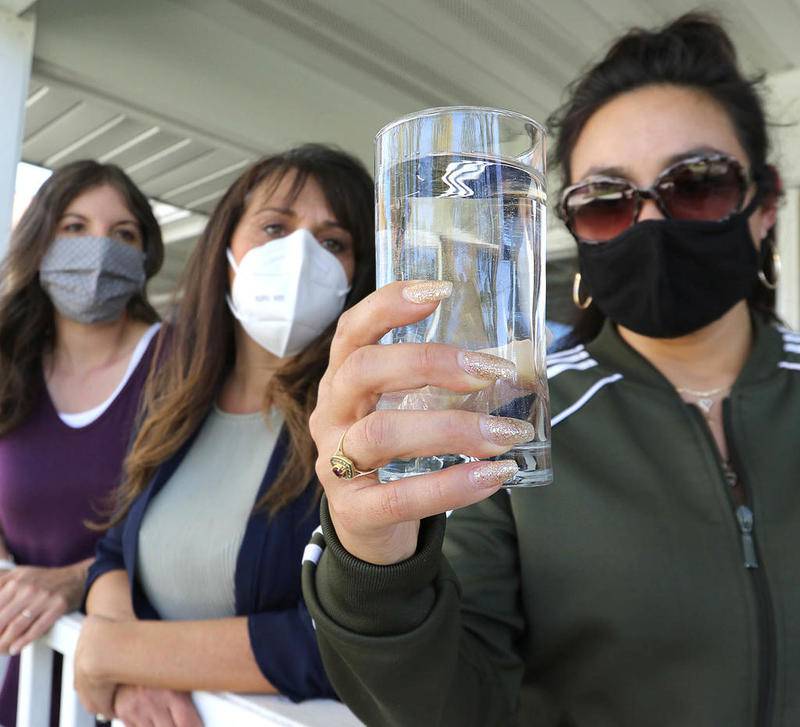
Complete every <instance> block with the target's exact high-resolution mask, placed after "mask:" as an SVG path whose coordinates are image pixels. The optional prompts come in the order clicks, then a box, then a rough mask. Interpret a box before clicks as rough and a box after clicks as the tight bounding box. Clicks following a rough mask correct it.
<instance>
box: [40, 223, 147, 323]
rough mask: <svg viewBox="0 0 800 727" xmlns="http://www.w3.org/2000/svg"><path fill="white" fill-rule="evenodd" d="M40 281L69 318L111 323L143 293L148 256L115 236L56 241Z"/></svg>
mask: <svg viewBox="0 0 800 727" xmlns="http://www.w3.org/2000/svg"><path fill="white" fill-rule="evenodd" d="M39 281H40V282H41V284H42V288H44V290H45V292H46V293H47V295H48V296H49V297H50V300H51V301H52V302H53V305H54V306H55V307H56V310H58V312H59V313H61V315H63V316H65V317H66V318H70V319H72V320H74V321H78V322H80V323H99V322H103V321H113V320H116V319H117V318H119V317H120V316H121V315H122V312H123V311H124V310H125V306H126V305H127V304H128V301H129V300H130V299H131V297H132V296H134V295H135V294H136V293H138V292H140V291H141V290H142V289H143V288H144V283H145V273H144V253H143V252H142V251H141V250H137V249H136V248H135V247H133V246H132V245H126V244H125V243H124V242H120V241H119V240H114V239H113V238H111V237H94V236H90V235H86V236H81V237H58V238H56V239H55V240H53V244H52V245H50V249H49V250H48V251H47V253H46V254H45V256H44V258H43V259H42V264H41V265H40V266H39Z"/></svg>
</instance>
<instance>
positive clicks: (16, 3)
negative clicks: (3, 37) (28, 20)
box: [0, 0, 36, 15]
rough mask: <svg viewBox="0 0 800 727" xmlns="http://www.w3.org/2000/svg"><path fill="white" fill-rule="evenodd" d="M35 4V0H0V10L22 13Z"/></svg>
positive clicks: (16, 13)
mask: <svg viewBox="0 0 800 727" xmlns="http://www.w3.org/2000/svg"><path fill="white" fill-rule="evenodd" d="M35 4H36V0H0V10H5V11H7V12H9V13H13V14H14V15H22V13H24V12H25V11H26V10H29V9H30V8H31V7H33V6H34V5H35Z"/></svg>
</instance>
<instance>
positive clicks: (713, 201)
mask: <svg viewBox="0 0 800 727" xmlns="http://www.w3.org/2000/svg"><path fill="white" fill-rule="evenodd" d="M749 182H750V180H749V179H748V175H747V174H746V173H745V171H744V168H743V167H742V165H741V164H740V163H739V162H738V161H736V159H733V158H732V157H729V156H726V155H724V154H710V155H701V156H694V157H689V158H687V159H682V160H681V161H679V162H677V163H675V164H673V165H671V166H669V167H667V168H666V169H665V170H664V171H663V172H661V174H659V175H658V177H656V180H655V182H654V183H653V186H652V187H650V188H648V189H639V188H638V187H636V186H635V185H634V184H632V183H631V182H629V181H628V180H626V179H621V178H618V177H603V176H597V177H589V178H588V179H585V180H583V181H581V182H578V183H577V184H573V185H571V186H570V187H567V188H566V189H565V190H564V192H563V193H562V195H561V205H560V207H559V212H560V216H561V219H562V220H564V222H565V223H566V225H567V227H568V228H569V231H570V232H571V233H572V235H573V236H574V237H575V239H576V240H578V242H584V243H602V242H608V241H609V240H611V239H612V238H614V237H616V236H617V235H619V234H621V233H622V232H624V231H625V230H627V229H628V228H629V227H631V226H632V225H633V224H635V222H636V221H637V220H638V219H639V214H640V213H641V211H642V204H643V203H644V200H646V199H652V200H653V201H654V202H655V203H656V205H657V206H658V209H659V210H661V213H662V214H663V215H664V217H668V218H671V219H674V220H702V221H708V222H716V221H722V220H725V219H727V218H728V217H730V216H731V215H733V214H736V212H738V211H740V210H741V208H742V205H743V203H744V198H745V195H746V194H747V187H748V184H749Z"/></svg>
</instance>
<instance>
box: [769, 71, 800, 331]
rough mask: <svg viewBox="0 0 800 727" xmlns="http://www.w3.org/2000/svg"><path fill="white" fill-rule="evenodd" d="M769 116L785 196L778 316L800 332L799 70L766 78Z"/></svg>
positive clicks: (780, 225)
mask: <svg viewBox="0 0 800 727" xmlns="http://www.w3.org/2000/svg"><path fill="white" fill-rule="evenodd" d="M767 90H768V95H767V102H768V105H767V112H768V114H769V117H770V120H771V121H774V122H776V126H775V127H773V128H772V129H771V130H770V131H771V134H772V137H773V141H774V152H773V158H774V160H775V162H776V163H777V165H778V169H779V170H780V172H781V175H782V177H783V184H784V190H785V193H786V196H785V199H784V201H783V204H782V205H781V207H780V208H779V210H778V226H777V242H778V252H779V254H780V256H781V262H782V264H783V269H782V271H781V279H780V282H779V284H778V290H777V304H778V305H777V308H778V315H779V316H781V318H783V319H784V320H785V321H786V323H787V324H788V325H790V326H791V327H792V328H794V329H800V124H798V121H800V68H794V69H792V70H789V71H784V72H783V73H776V74H774V75H772V76H770V77H768V78H767Z"/></svg>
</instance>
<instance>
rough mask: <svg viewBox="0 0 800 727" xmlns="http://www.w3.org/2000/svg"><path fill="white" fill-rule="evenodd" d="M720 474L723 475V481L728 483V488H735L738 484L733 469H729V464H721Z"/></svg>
mask: <svg viewBox="0 0 800 727" xmlns="http://www.w3.org/2000/svg"><path fill="white" fill-rule="evenodd" d="M722 473H723V474H724V475H725V481H726V482H727V483H728V486H729V487H736V485H738V484H739V478H738V477H737V475H736V472H735V471H734V469H733V467H731V465H730V462H723V463H722Z"/></svg>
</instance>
